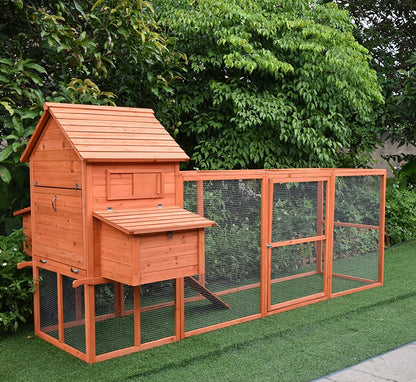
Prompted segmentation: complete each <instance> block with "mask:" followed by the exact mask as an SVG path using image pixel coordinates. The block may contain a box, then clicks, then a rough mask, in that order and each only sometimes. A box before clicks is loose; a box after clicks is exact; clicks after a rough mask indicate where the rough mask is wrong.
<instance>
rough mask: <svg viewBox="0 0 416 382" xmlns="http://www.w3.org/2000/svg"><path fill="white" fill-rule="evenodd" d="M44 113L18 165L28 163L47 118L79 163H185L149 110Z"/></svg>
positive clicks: (54, 107)
mask: <svg viewBox="0 0 416 382" xmlns="http://www.w3.org/2000/svg"><path fill="white" fill-rule="evenodd" d="M44 109H45V112H44V113H43V115H42V118H41V119H40V121H39V123H38V125H37V126H36V129H35V131H34V133H33V135H32V138H31V139H30V141H29V143H28V145H27V147H26V150H25V151H24V153H23V155H22V157H21V161H22V162H27V161H28V160H29V157H30V155H31V154H32V152H33V150H34V149H35V147H36V144H37V142H38V141H39V140H40V139H41V136H42V132H43V130H44V129H45V127H46V125H47V122H48V121H49V119H50V118H53V119H54V120H55V121H56V122H57V124H58V126H59V127H60V128H61V129H62V132H63V133H64V135H65V136H66V138H67V139H68V141H69V142H70V143H71V145H72V147H73V148H74V150H75V151H76V152H77V154H78V155H79V156H80V158H81V160H86V161H120V160H121V161H137V160H140V161H176V162H179V161H185V160H188V159H189V157H188V156H187V155H186V154H185V152H184V151H183V150H182V149H181V147H180V146H179V145H178V144H177V143H176V142H175V140H174V139H173V138H172V137H171V136H170V135H169V133H168V132H167V131H166V130H165V128H164V127H163V126H162V125H161V124H160V122H159V121H158V120H157V119H156V118H155V116H154V113H153V110H151V109H139V108H132V107H114V106H96V105H77V104H65V103H50V102H46V103H45V104H44Z"/></svg>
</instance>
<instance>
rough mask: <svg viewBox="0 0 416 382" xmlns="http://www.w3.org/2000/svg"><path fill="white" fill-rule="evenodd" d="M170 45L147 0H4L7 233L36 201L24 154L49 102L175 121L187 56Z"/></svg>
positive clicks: (1, 131) (3, 206) (2, 168)
mask: <svg viewBox="0 0 416 382" xmlns="http://www.w3.org/2000/svg"><path fill="white" fill-rule="evenodd" d="M170 47H171V42H170V41H169V40H168V39H166V38H164V37H163V36H162V35H161V33H160V30H159V28H158V27H157V25H156V23H155V20H154V18H153V8H152V6H151V4H150V3H148V2H146V1H142V0H122V1H102V0H101V1H88V0H85V1H78V0H77V1H70V0H68V1H56V2H55V1H54V2H50V1H42V0H31V1H25V2H23V1H21V0H12V1H8V2H2V4H1V12H0V57H1V58H0V86H1V93H0V122H1V123H0V140H1V141H0V148H1V153H0V234H1V233H9V232H11V230H12V229H13V228H16V227H17V224H18V223H16V220H15V219H13V218H12V211H16V210H18V209H20V208H22V207H24V206H27V205H28V199H29V195H28V192H29V187H28V186H29V185H28V168H27V165H26V164H21V163H20V162H19V158H20V156H21V154H22V152H23V150H24V148H25V146H26V143H27V141H28V139H29V137H30V135H31V134H32V132H33V130H34V127H35V126H36V123H37V122H38V120H39V117H40V115H41V113H42V106H43V103H44V102H45V101H57V102H76V103H89V104H114V103H115V102H116V101H117V103H118V104H120V105H124V106H138V105H140V106H141V107H152V108H153V109H155V110H156V112H157V114H162V115H164V116H165V118H164V124H165V126H166V127H168V128H171V127H172V124H171V120H172V116H173V113H170V112H168V111H167V110H170V105H171V103H172V102H173V99H172V92H173V90H172V87H171V83H172V82H174V81H176V80H177V77H178V76H177V72H180V71H181V70H182V67H181V65H182V64H181V60H182V59H181V57H180V56H178V55H177V54H175V53H174V50H173V49H171V48H170ZM166 116H169V117H166ZM172 128H173V127H172Z"/></svg>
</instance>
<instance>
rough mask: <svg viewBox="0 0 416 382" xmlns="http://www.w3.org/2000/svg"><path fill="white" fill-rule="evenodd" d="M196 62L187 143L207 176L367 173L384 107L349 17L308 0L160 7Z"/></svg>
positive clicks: (181, 101)
mask: <svg viewBox="0 0 416 382" xmlns="http://www.w3.org/2000/svg"><path fill="white" fill-rule="evenodd" d="M155 10H156V15H157V16H158V18H159V20H160V21H159V22H160V23H161V24H162V25H163V26H164V27H165V28H167V30H168V31H169V32H170V35H171V36H173V37H175V38H176V39H177V45H176V47H177V49H178V50H179V51H181V52H183V53H185V54H186V55H187V58H188V61H189V65H188V72H187V75H186V78H185V80H184V82H182V83H180V84H179V86H177V87H176V95H177V105H178V110H177V112H178V115H179V116H180V119H181V121H183V125H182V126H181V128H180V134H179V136H178V139H179V141H180V143H181V144H182V146H183V147H185V148H186V150H187V151H188V153H189V154H190V155H191V156H192V160H193V164H194V165H196V166H198V167H201V168H225V169H230V168H247V167H251V168H256V167H266V168H267V167H277V168H279V167H302V166H304V167H311V166H336V165H357V164H362V162H361V160H363V158H362V154H365V153H367V152H368V151H369V150H371V149H372V148H373V146H374V144H375V141H376V138H377V135H378V133H379V131H378V129H377V128H376V126H375V123H374V121H375V117H376V114H375V112H374V107H375V105H377V104H380V103H381V102H382V101H383V99H382V95H381V93H380V88H379V86H378V83H377V78H376V74H375V72H374V71H373V70H370V68H369V59H370V57H369V55H368V51H367V50H366V49H365V48H363V47H362V46H361V45H360V44H358V43H357V41H356V40H355V39H354V37H353V25H352V24H351V22H350V19H349V15H348V13H347V12H346V11H342V10H340V9H338V7H337V6H336V5H335V4H333V3H331V4H326V5H320V4H317V3H314V2H310V1H306V0H303V1H302V0H298V1H286V0H275V1H270V0H259V1H254V0H246V1H244V2H241V1H237V0H224V1H221V2H219V1H217V0H204V1H198V2H197V1H194V2H190V1H187V0H178V1H174V2H172V1H169V0H158V1H156V2H155Z"/></svg>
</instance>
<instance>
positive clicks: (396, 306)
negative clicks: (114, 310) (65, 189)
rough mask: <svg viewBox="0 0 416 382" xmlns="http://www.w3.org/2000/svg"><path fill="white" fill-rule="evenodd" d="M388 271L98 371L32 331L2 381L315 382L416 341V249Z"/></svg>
mask: <svg viewBox="0 0 416 382" xmlns="http://www.w3.org/2000/svg"><path fill="white" fill-rule="evenodd" d="M385 270H386V274H385V286H383V287H381V288H375V289H371V290H367V291H364V292H360V293H356V294H352V295H348V296H343V297H339V298H336V299H332V300H328V301H324V302H320V303H317V304H314V305H309V306H306V307H303V308H299V309H295V310H292V311H289V312H284V313H280V314H277V315H274V316H271V317H267V318H263V319H259V320H255V321H252V322H249V323H244V324H240V325H235V326H232V327H229V328H225V329H221V330H217V331H213V332H210V333H206V334H202V335H198V336H195V337H192V338H188V339H186V340H183V341H180V342H177V343H173V344H169V345H165V346H161V347H158V348H153V349H150V350H147V351H143V352H140V353H135V354H131V355H128V356H125V357H120V358H116V359H112V360H109V361H105V362H102V363H98V364H94V365H88V364H86V363H84V362H83V361H80V360H78V359H76V358H74V357H73V356H71V355H69V354H67V353H65V352H64V351H62V350H60V349H58V348H56V347H54V346H52V345H50V344H48V343H47V342H45V341H43V340H41V339H39V338H36V337H35V338H32V337H33V331H32V330H31V329H30V328H27V329H24V330H21V331H19V332H18V333H17V334H13V335H10V336H6V337H4V338H2V339H1V340H0V371H1V372H0V374H1V380H2V381H4V382H6V381H13V382H16V381H56V380H59V381H75V380H76V381H97V380H99V381H126V382H127V381H191V380H195V379H198V381H199V382H202V381H215V380H220V381H247V380H250V381H291V382H293V381H311V380H313V379H315V378H318V377H321V376H324V375H326V374H329V373H331V372H334V371H337V370H339V369H342V368H345V367H348V366H350V365H353V364H356V363H358V362H361V361H363V360H365V359H367V358H369V357H372V356H375V355H377V354H381V353H384V352H386V351H388V350H391V349H394V348H396V347H398V346H400V345H404V344H406V343H409V342H411V341H414V340H416V326H415V325H414V316H415V311H416V241H410V242H407V243H404V244H402V245H400V246H397V247H394V248H392V249H389V250H387V251H386V262H385ZM28 337H30V338H28Z"/></svg>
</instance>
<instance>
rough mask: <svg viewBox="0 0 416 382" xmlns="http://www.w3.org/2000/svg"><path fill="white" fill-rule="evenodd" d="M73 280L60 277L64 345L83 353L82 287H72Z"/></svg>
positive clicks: (83, 308)
mask: <svg viewBox="0 0 416 382" xmlns="http://www.w3.org/2000/svg"><path fill="white" fill-rule="evenodd" d="M73 281H74V279H73V278H70V277H67V276H62V294H63V310H64V338H65V341H64V342H65V343H66V344H67V345H69V346H72V347H73V348H75V349H77V350H80V351H82V352H85V320H84V319H85V311H84V310H85V304H84V287H82V286H80V287H78V288H73V287H72V282H73Z"/></svg>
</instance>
